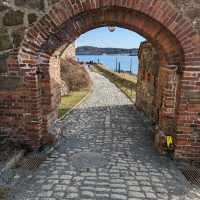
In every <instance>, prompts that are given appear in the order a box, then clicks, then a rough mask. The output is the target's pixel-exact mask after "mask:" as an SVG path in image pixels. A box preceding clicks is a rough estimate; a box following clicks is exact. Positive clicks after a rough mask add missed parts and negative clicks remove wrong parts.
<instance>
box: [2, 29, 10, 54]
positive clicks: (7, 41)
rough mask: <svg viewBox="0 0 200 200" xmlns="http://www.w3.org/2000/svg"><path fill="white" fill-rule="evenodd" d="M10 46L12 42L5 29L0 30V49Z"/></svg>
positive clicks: (6, 48)
mask: <svg viewBox="0 0 200 200" xmlns="http://www.w3.org/2000/svg"><path fill="white" fill-rule="evenodd" d="M11 48H12V42H11V40H10V38H9V34H8V32H7V30H5V29H3V30H0V51H3V50H8V49H11Z"/></svg>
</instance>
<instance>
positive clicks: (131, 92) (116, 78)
mask: <svg viewBox="0 0 200 200" xmlns="http://www.w3.org/2000/svg"><path fill="white" fill-rule="evenodd" d="M93 71H94V72H97V73H99V74H101V75H103V76H105V77H106V78H108V79H109V80H110V81H111V82H113V83H114V84H115V85H116V86H117V87H118V88H119V89H120V90H121V91H122V92H123V93H124V94H125V95H126V96H127V97H128V98H129V99H130V100H131V101H133V102H135V99H136V85H137V76H136V75H130V74H128V73H117V72H112V71H110V70H108V69H106V68H105V67H104V66H103V65H94V68H93Z"/></svg>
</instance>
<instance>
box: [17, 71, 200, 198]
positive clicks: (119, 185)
mask: <svg viewBox="0 0 200 200" xmlns="http://www.w3.org/2000/svg"><path fill="white" fill-rule="evenodd" d="M92 78H93V81H94V87H93V92H92V94H91V96H90V97H89V98H88V99H87V100H86V102H85V103H83V104H82V105H80V106H79V107H78V108H77V109H76V110H75V111H74V112H73V113H72V114H71V115H70V116H69V117H68V118H67V119H65V120H64V127H65V128H64V137H63V138H62V141H61V143H60V145H59V147H58V148H57V149H56V151H55V152H54V153H53V154H52V155H51V156H50V157H49V158H48V159H47V160H46V161H45V162H44V163H43V164H42V165H41V166H40V168H39V169H37V170H36V171H35V172H34V173H33V175H29V176H27V178H26V181H25V183H24V185H23V186H20V189H19V190H18V192H17V193H16V195H15V197H14V199H15V200H25V199H26V200H67V199H77V200H79V199H81V200H94V199H97V200H110V199H111V200H128V199H129V200H141V199H159V200H162V199H166V200H176V199H177V200H179V199H180V200H181V199H199V197H197V196H195V195H194V196H193V194H192V193H191V191H190V190H191V189H192V188H191V187H190V185H189V184H188V183H187V182H186V180H185V178H184V177H183V175H182V174H181V172H180V171H179V170H178V169H176V167H175V166H174V165H173V162H172V161H170V160H168V159H164V158H160V156H159V155H158V154H157V153H156V152H155V150H154V148H153V145H152V139H151V133H150V126H149V122H148V120H146V119H145V118H144V116H143V115H142V114H141V113H139V112H138V111H137V110H136V109H135V107H134V106H133V105H132V103H131V102H130V101H129V100H128V99H127V98H126V96H125V95H124V94H122V93H121V92H120V90H119V89H118V88H116V87H115V86H114V85H113V84H112V83H110V82H109V81H108V80H107V79H105V78H104V77H102V76H100V75H98V74H95V73H92Z"/></svg>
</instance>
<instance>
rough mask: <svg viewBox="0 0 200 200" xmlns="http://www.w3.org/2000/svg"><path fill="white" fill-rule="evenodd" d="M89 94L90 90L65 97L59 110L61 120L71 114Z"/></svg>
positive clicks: (72, 93) (71, 93)
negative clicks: (68, 113)
mask: <svg viewBox="0 0 200 200" xmlns="http://www.w3.org/2000/svg"><path fill="white" fill-rule="evenodd" d="M88 93H89V89H82V90H80V91H75V92H70V93H69V94H68V95H66V96H63V97H62V98H61V103H60V105H59V109H58V114H59V118H60V117H63V116H64V115H65V114H66V113H67V112H69V111H70V110H71V109H72V108H73V107H74V106H75V105H76V104H78V103H79V102H80V101H81V100H82V99H83V98H84V97H85V96H86V95H87V94H88Z"/></svg>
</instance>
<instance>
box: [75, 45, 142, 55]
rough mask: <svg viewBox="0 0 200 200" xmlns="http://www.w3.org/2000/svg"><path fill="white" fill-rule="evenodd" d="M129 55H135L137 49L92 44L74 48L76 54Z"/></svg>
mask: <svg viewBox="0 0 200 200" xmlns="http://www.w3.org/2000/svg"><path fill="white" fill-rule="evenodd" d="M104 54H106V55H116V54H119V55H131V56H136V55H137V54H138V49H136V48H133V49H123V48H98V47H92V46H82V47H78V48H76V55H104Z"/></svg>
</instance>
